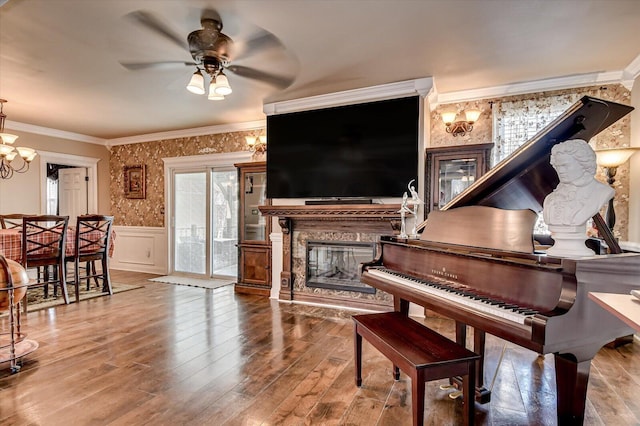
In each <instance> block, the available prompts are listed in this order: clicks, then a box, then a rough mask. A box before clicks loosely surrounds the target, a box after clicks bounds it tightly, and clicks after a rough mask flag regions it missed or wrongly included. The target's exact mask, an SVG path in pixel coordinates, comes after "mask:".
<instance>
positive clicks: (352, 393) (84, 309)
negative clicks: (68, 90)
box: [0, 271, 640, 425]
mask: <svg viewBox="0 0 640 426" xmlns="http://www.w3.org/2000/svg"><path fill="white" fill-rule="evenodd" d="M150 277H153V275H149V274H141V273H130V272H121V271H113V276H112V279H113V280H114V281H116V282H122V283H128V284H140V285H143V286H144V288H141V289H136V290H131V291H127V292H124V293H119V294H116V295H113V296H111V297H108V296H107V297H101V298H98V299H92V300H86V301H82V302H81V303H79V304H75V303H74V304H71V305H68V306H60V307H57V308H50V309H48V310H41V311H37V312H32V313H29V314H28V316H27V317H26V318H23V327H24V331H26V332H27V333H28V335H29V338H30V339H33V340H36V341H38V342H39V344H40V347H39V349H38V350H37V351H36V352H34V353H33V354H31V355H29V356H28V357H26V358H25V359H24V366H23V368H22V371H20V372H19V373H18V374H14V375H11V374H10V371H9V368H8V367H9V365H8V363H5V364H0V424H2V425H27V424H28V425H69V424H74V425H138V424H140V425H142V424H149V425H169V424H172V425H304V424H307V425H410V424H411V406H410V401H411V390H410V389H411V386H410V383H409V379H408V378H407V376H406V375H405V374H404V373H403V374H402V376H401V380H400V381H398V382H394V381H393V379H392V371H391V370H392V366H391V364H390V362H389V361H387V360H386V359H385V358H384V357H383V356H382V355H380V354H379V353H378V352H377V351H376V350H375V349H374V348H373V347H372V346H370V345H369V344H368V343H366V342H365V343H364V345H363V387H362V388H360V389H358V388H357V387H356V386H355V384H354V366H353V362H354V361H353V324H352V321H351V319H350V314H351V313H349V312H345V311H336V310H331V309H325V308H318V307H312V306H306V305H292V304H288V303H279V302H276V301H271V300H268V299H266V298H263V297H259V296H253V295H236V294H234V292H233V287H231V286H230V287H225V288H219V289H215V290H205V289H198V288H193V287H186V286H176V285H170V284H163V283H155V282H149V281H147V278H150ZM0 321H3V322H2V325H3V326H4V325H6V320H0ZM425 323H426V324H427V325H428V326H429V327H431V328H434V329H436V330H437V331H439V332H440V333H442V334H445V335H447V336H449V337H453V335H454V326H453V323H452V322H451V321H449V320H446V319H441V318H429V319H427V320H425ZM568 332H570V330H568ZM498 363H500V367H499V369H497V366H498ZM496 370H497V374H496ZM485 377H486V379H485V382H486V386H487V387H491V388H492V390H493V395H492V401H491V402H490V403H489V404H485V405H478V404H477V405H476V424H480V425H505V424H509V425H553V424H556V410H555V377H554V367H553V357H552V356H550V355H548V356H546V357H538V356H537V355H536V354H535V353H532V352H530V351H528V350H526V349H522V348H520V347H518V346H515V345H512V344H508V343H505V342H504V341H502V340H500V339H497V338H494V337H490V336H488V337H487V363H486V371H485ZM446 383H447V382H446V381H445V380H443V381H436V382H430V383H428V384H427V390H426V410H425V419H426V420H425V424H429V425H455V424H459V423H460V421H461V419H462V412H461V402H460V401H459V400H451V399H450V398H449V397H448V396H447V392H446V391H443V390H440V389H439V385H440V384H446ZM638 395H640V341H639V340H638V339H636V340H635V341H634V343H633V344H630V345H626V346H623V347H620V348H618V349H606V348H605V349H602V350H601V351H600V352H599V353H598V355H597V357H596V358H595V360H594V361H593V363H592V367H591V378H590V382H589V391H588V401H587V411H586V420H585V423H586V424H589V425H611V424H615V425H637V424H640V398H638Z"/></svg>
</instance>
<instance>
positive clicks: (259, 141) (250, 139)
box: [245, 135, 267, 152]
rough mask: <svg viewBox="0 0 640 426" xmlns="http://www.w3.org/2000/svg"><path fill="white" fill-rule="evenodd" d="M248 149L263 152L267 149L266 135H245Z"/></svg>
mask: <svg viewBox="0 0 640 426" xmlns="http://www.w3.org/2000/svg"><path fill="white" fill-rule="evenodd" d="M245 139H246V140H247V145H249V149H250V150H251V151H253V152H265V151H266V150H267V137H266V136H264V135H261V136H245Z"/></svg>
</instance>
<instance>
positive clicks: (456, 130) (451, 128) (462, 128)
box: [441, 109, 481, 136]
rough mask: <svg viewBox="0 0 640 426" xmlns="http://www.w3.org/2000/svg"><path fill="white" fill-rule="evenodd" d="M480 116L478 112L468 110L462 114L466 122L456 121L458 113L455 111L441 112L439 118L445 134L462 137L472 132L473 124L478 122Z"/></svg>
mask: <svg viewBox="0 0 640 426" xmlns="http://www.w3.org/2000/svg"><path fill="white" fill-rule="evenodd" d="M480 114H481V112H480V110H477V109H470V110H467V111H465V112H464V115H465V118H466V120H459V121H456V117H457V115H458V113H457V112H455V111H451V112H443V113H442V115H441V116H442V121H443V122H444V125H445V128H446V130H447V133H451V134H452V135H453V136H464V135H466V134H467V133H469V132H471V131H472V130H473V124H474V123H475V122H476V121H478V118H479V117H480Z"/></svg>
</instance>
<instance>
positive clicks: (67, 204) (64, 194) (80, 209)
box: [58, 167, 88, 224]
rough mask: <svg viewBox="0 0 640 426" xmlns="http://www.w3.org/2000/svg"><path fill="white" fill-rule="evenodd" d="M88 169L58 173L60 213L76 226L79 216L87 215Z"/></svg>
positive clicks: (62, 170) (66, 170)
mask: <svg viewBox="0 0 640 426" xmlns="http://www.w3.org/2000/svg"><path fill="white" fill-rule="evenodd" d="M86 176H87V169H86V168H84V167H78V168H71V169H60V170H59V171H58V197H59V198H58V211H59V213H60V215H61V216H69V224H74V223H75V222H76V218H77V217H78V215H82V214H87V213H88V211H87V184H88V183H87V180H86Z"/></svg>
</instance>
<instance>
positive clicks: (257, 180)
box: [235, 162, 271, 296]
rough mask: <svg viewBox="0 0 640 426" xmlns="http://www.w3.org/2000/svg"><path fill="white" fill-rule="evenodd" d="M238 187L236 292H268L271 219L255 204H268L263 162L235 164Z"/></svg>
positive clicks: (266, 293) (269, 286)
mask: <svg viewBox="0 0 640 426" xmlns="http://www.w3.org/2000/svg"><path fill="white" fill-rule="evenodd" d="M235 166H236V168H237V169H238V182H239V188H240V196H239V197H238V199H239V203H240V205H239V209H238V212H239V216H240V217H239V218H238V226H239V229H238V282H237V283H236V284H235V290H236V292H238V293H252V294H261V295H265V296H269V294H270V293H271V240H270V239H269V234H271V219H270V218H269V217H267V216H263V215H262V213H260V210H258V206H264V205H269V204H270V201H269V200H268V199H267V198H266V189H267V165H266V163H265V162H252V163H242V164H235Z"/></svg>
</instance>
